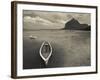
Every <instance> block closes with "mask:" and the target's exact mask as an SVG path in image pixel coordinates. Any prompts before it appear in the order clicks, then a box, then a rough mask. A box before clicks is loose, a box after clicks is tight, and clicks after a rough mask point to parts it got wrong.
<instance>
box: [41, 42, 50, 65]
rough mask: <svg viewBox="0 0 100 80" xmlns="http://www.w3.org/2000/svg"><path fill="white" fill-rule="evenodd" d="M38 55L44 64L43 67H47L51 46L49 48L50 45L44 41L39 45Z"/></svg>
mask: <svg viewBox="0 0 100 80" xmlns="http://www.w3.org/2000/svg"><path fill="white" fill-rule="evenodd" d="M39 53H40V57H41V58H42V59H43V61H44V62H45V65H47V64H48V61H49V59H50V57H51V55H52V46H51V44H50V43H49V42H47V41H44V42H43V43H42V44H41V47H40V50H39Z"/></svg>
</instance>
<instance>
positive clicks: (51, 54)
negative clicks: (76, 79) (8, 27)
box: [23, 10, 91, 69]
mask: <svg viewBox="0 0 100 80" xmlns="http://www.w3.org/2000/svg"><path fill="white" fill-rule="evenodd" d="M90 34H91V15H90V14H89V13H70V12H65V13H64V12H49V11H48V12H45V11H34V10H33V11H30V10H23V69H34V68H56V67H75V66H90V65H91V53H90V45H91V44H90V40H91V37H90Z"/></svg>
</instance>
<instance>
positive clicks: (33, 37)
mask: <svg viewBox="0 0 100 80" xmlns="http://www.w3.org/2000/svg"><path fill="white" fill-rule="evenodd" d="M29 38H30V39H36V38H37V36H32V35H30V36H29Z"/></svg>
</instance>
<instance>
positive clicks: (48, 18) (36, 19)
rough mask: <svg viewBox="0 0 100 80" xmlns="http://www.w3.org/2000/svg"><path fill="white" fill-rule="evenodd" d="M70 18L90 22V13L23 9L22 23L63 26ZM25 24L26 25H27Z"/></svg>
mask: <svg viewBox="0 0 100 80" xmlns="http://www.w3.org/2000/svg"><path fill="white" fill-rule="evenodd" d="M72 18H75V19H77V20H78V21H79V22H80V23H81V24H90V14H87V13H86V14H85V13H64V12H46V11H31V10H30V11H28V10H24V23H25V24H28V25H32V26H34V25H35V26H36V25H38V26H41V28H46V27H47V28H53V29H56V28H57V29H60V28H63V27H64V25H65V23H66V22H68V21H69V20H71V19H72ZM28 25H27V27H28Z"/></svg>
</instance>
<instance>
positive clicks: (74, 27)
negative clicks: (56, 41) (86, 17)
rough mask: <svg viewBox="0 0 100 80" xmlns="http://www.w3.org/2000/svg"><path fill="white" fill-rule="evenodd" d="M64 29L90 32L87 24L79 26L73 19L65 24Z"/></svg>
mask: <svg viewBox="0 0 100 80" xmlns="http://www.w3.org/2000/svg"><path fill="white" fill-rule="evenodd" d="M64 29H70V30H86V31H90V29H91V26H89V25H88V24H80V23H79V22H78V20H76V19H74V18H73V19H71V20H70V21H68V22H67V23H65V27H64Z"/></svg>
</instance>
